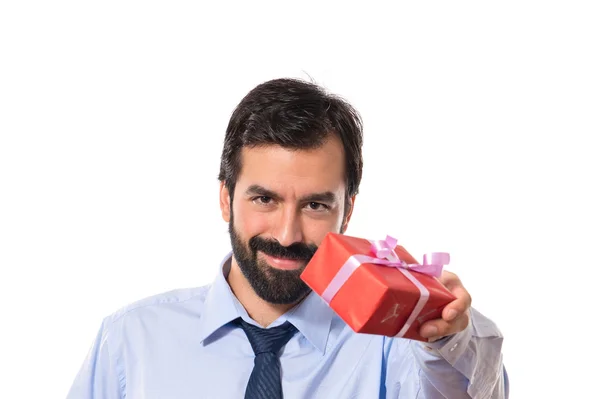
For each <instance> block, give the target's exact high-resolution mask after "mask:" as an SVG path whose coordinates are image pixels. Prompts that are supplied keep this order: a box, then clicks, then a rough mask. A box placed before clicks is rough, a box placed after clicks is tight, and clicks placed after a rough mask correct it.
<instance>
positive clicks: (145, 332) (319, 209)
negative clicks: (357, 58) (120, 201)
mask: <svg viewBox="0 0 600 399" xmlns="http://www.w3.org/2000/svg"><path fill="white" fill-rule="evenodd" d="M361 148H362V124H361V120H360V117H359V115H358V114H357V112H356V111H355V110H354V109H353V108H352V107H351V106H350V105H349V104H348V103H346V102H345V101H343V100H342V99H339V98H337V97H335V96H333V95H330V94H328V93H326V92H325V91H324V90H323V89H321V88H320V87H318V86H316V85H314V84H311V83H307V82H302V81H298V80H292V79H278V80H273V81H269V82H266V83H263V84H261V85H259V86H257V87H256V88H254V89H253V90H252V91H251V92H250V93H248V94H247V95H246V97H244V99H242V101H241V102H240V104H239V105H238V106H237V108H236V109H235V111H234V113H233V115H232V117H231V120H230V122H229V125H228V127H227V132H226V135H225V142H224V148H223V153H222V158H221V171H220V174H219V180H220V182H221V184H220V192H219V198H220V207H221V213H222V216H223V219H224V220H225V222H227V223H228V224H229V232H230V237H231V244H232V249H233V251H232V254H229V255H227V256H226V257H225V259H224V260H223V262H222V265H221V271H220V272H219V273H218V275H217V277H216V280H215V281H214V283H213V284H211V285H210V286H207V287H201V288H196V289H187V290H177V291H173V292H169V293H165V294H161V295H158V296H154V297H151V298H147V299H145V300H142V301H140V302H138V303H135V304H133V305H130V306H128V307H125V308H123V309H121V310H120V311H118V312H116V313H114V314H113V315H111V316H109V317H107V318H106V319H105V320H104V322H103V325H102V328H101V329H100V331H99V334H98V337H97V339H96V342H95V344H94V346H93V348H92V350H91V352H90V354H89V355H88V358H87V359H86V362H85V364H84V365H83V367H82V369H81V371H80V373H79V374H78V376H77V378H76V380H75V382H74V384H73V387H72V388H71V391H70V393H69V396H68V398H69V399H79V398H81V399H92V398H93V399H116V398H127V399H137V398H144V399H151V398H164V399H188V398H189V399H191V398H211V399H212V398H214V399H223V398H244V397H245V398H256V399H258V398H260V399H271V398H273V399H275V398H286V399H291V398H325V399H342V398H366V399H370V398H407V399H408V398H411V399H412V398H431V399H433V398H451V399H460V398H486V399H488V398H493V399H496V398H506V397H508V379H507V376H506V373H505V370H504V366H503V364H502V354H501V346H502V335H501V334H500V332H499V331H498V329H497V328H496V327H495V325H494V324H493V323H492V322H491V321H490V320H488V319H486V318H484V317H483V316H482V315H481V314H480V313H478V312H477V311H475V310H474V309H472V308H470V303H471V299H470V296H469V294H468V292H467V291H466V290H465V288H464V287H463V286H462V284H461V282H460V280H459V279H458V277H457V276H456V275H454V274H452V273H449V272H447V271H445V272H444V274H443V276H442V277H441V278H440V281H442V283H443V284H445V285H446V286H447V287H448V289H449V290H450V291H451V292H452V293H453V294H454V295H455V296H456V297H457V299H456V300H455V301H454V302H452V303H450V304H448V305H447V306H446V307H445V308H444V311H443V316H442V317H443V318H441V319H438V320H432V321H430V322H428V323H425V324H424V325H423V327H422V330H421V334H422V335H423V337H425V338H428V339H429V343H424V342H421V341H416V340H408V339H402V338H390V337H384V336H378V335H367V334H356V333H354V332H353V331H352V330H351V329H350V328H349V327H348V326H347V325H346V324H345V323H344V322H343V321H342V320H341V319H340V318H339V317H338V316H337V315H336V314H335V313H334V312H333V311H332V310H331V309H330V308H329V307H328V306H327V305H326V303H325V302H324V301H323V300H322V299H321V298H320V297H318V296H317V295H316V294H315V293H313V292H311V290H310V289H309V288H308V287H307V286H306V285H305V284H304V283H303V281H302V280H301V279H300V274H301V272H302V270H303V268H304V267H305V266H306V264H307V262H308V260H309V259H310V258H311V256H312V255H313V254H314V253H315V251H316V248H317V246H318V245H319V244H320V242H321V240H323V238H324V237H325V235H326V234H327V233H329V232H336V233H343V232H344V231H345V230H346V228H347V226H348V224H349V222H350V219H351V216H352V210H353V208H354V202H355V199H356V195H357V193H358V187H359V184H360V180H361V174H362V154H361Z"/></svg>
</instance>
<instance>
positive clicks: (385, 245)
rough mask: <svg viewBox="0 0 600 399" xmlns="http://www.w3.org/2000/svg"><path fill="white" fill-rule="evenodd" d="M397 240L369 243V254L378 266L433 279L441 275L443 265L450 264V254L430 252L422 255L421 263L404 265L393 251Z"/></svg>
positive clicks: (388, 238)
mask: <svg viewBox="0 0 600 399" xmlns="http://www.w3.org/2000/svg"><path fill="white" fill-rule="evenodd" d="M397 243H398V240H397V239H395V238H394V237H391V236H389V235H388V236H386V238H385V240H375V241H371V252H372V253H373V255H375V256H376V257H377V258H378V259H380V261H379V262H377V263H378V264H380V265H383V266H389V267H401V268H403V269H406V270H410V271H414V272H419V273H423V274H427V275H430V276H434V277H440V276H441V275H442V268H443V267H444V265H447V264H448V263H450V254H449V253H446V252H431V253H428V254H425V255H423V263H422V264H418V263H406V262H405V261H403V260H402V259H400V258H399V257H398V254H397V253H396V251H394V249H395V248H396V244H397Z"/></svg>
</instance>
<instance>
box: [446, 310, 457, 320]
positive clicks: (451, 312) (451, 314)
mask: <svg viewBox="0 0 600 399" xmlns="http://www.w3.org/2000/svg"><path fill="white" fill-rule="evenodd" d="M457 314H458V312H457V311H456V310H454V309H450V310H449V311H448V320H453V319H454V318H455V317H456V315H457Z"/></svg>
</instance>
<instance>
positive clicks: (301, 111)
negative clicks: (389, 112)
mask: <svg viewBox="0 0 600 399" xmlns="http://www.w3.org/2000/svg"><path fill="white" fill-rule="evenodd" d="M362 130H363V125H362V120H361V117H360V115H359V114H358V112H357V111H356V110H355V109H354V108H353V107H352V106H351V105H350V104H349V103H348V102H346V101H345V100H343V99H342V98H340V97H338V96H336V95H333V94H329V93H327V92H326V91H325V90H324V89H323V88H321V87H320V86H318V85H316V84H314V83H309V82H305V81H302V80H297V79H275V80H270V81H267V82H264V83H262V84H260V85H258V86H256V87H255V88H254V89H252V90H251V91H250V92H249V93H248V94H247V95H246V96H245V97H244V98H243V99H242V101H241V102H240V103H239V104H238V105H237V107H236V108H235V110H234V111H233V114H232V115H231V119H230V120H229V124H228V126H227V131H226V133H225V140H224V145H223V153H222V155H221V170H220V172H219V180H220V181H224V182H225V186H226V187H227V188H228V190H229V193H230V196H231V198H232V199H233V192H234V189H235V184H236V181H237V179H238V175H239V173H240V169H241V151H242V148H243V147H257V146H264V145H278V146H281V147H284V148H289V149H299V150H300V149H313V148H318V147H320V146H321V145H323V143H324V142H325V140H326V139H327V138H328V136H329V135H330V134H337V135H338V137H339V138H340V139H341V141H342V144H343V147H344V154H345V160H346V210H347V207H348V205H349V198H350V197H351V196H353V195H356V194H357V193H358V187H359V185H360V180H361V178H362V167H363V161H362V150H361V148H362V141H363V139H362Z"/></svg>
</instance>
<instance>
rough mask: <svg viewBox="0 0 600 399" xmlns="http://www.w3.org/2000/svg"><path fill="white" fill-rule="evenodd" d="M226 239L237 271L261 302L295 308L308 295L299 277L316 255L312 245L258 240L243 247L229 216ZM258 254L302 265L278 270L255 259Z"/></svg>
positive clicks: (308, 288)
mask: <svg viewBox="0 0 600 399" xmlns="http://www.w3.org/2000/svg"><path fill="white" fill-rule="evenodd" d="M229 236H230V239H231V246H232V250H233V256H234V257H235V260H236V262H237V264H238V265H239V267H240V270H241V271H242V273H243V275H244V277H246V279H247V280H248V282H249V283H250V285H251V286H252V288H253V289H254V291H255V292H256V294H257V295H258V296H259V297H260V298H262V299H263V300H264V301H266V302H270V303H273V304H286V305H288V304H295V303H297V302H299V301H300V300H301V299H303V298H304V297H305V296H306V295H308V293H309V292H310V291H311V289H310V287H309V286H308V285H306V283H305V282H304V281H302V279H301V278H300V275H301V274H302V271H303V270H304V268H305V267H306V265H307V264H308V262H309V261H310V259H311V258H312V257H313V255H314V254H315V252H316V251H317V246H316V245H314V244H304V243H300V242H298V243H294V244H292V245H290V246H287V247H284V246H282V245H280V244H279V243H278V242H277V241H276V240H266V239H264V238H261V237H259V236H254V237H252V238H251V239H250V240H249V241H248V245H245V243H244V242H243V241H242V239H241V237H240V235H239V234H238V233H237V232H236V230H235V227H234V226H233V215H232V217H231V219H230V221H229ZM258 251H260V252H263V253H264V254H266V255H269V256H273V257H276V258H284V259H293V260H300V261H304V264H303V265H302V267H300V268H298V269H297V270H280V269H277V268H274V267H272V266H271V265H269V264H268V263H267V262H266V261H264V260H261V259H258Z"/></svg>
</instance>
